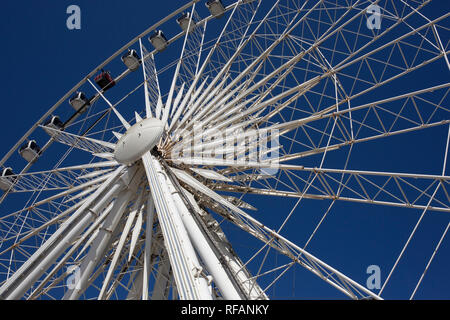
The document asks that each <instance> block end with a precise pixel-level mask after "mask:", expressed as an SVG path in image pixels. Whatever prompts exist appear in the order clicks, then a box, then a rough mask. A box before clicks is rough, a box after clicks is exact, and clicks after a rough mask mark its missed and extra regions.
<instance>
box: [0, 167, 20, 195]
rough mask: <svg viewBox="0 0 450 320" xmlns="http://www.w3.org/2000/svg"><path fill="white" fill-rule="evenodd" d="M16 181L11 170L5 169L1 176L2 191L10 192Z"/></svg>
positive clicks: (0, 187)
mask: <svg viewBox="0 0 450 320" xmlns="http://www.w3.org/2000/svg"><path fill="white" fill-rule="evenodd" d="M16 179H17V178H16V177H15V176H14V172H13V171H12V169H11V168H5V169H3V170H2V173H1V175H0V189H1V190H3V191H5V192H6V191H8V190H9V189H10V188H11V187H12V186H13V185H14V183H15V182H16Z"/></svg>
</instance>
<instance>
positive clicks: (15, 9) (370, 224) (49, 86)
mask: <svg viewBox="0 0 450 320" xmlns="http://www.w3.org/2000/svg"><path fill="white" fill-rule="evenodd" d="M436 2H439V0H437V1H436ZM183 3H185V2H184V1H166V2H163V1H138V0H128V1H123V0H108V1H106V0H95V1H92V0H78V1H75V0H74V1H66V0H57V1H55V0H39V1H21V2H17V1H3V2H2V3H1V4H0V6H1V10H0V41H2V50H1V53H0V70H1V73H2V79H3V80H2V84H1V86H0V93H1V97H2V99H1V106H2V107H1V110H2V126H1V127H0V135H1V136H2V137H3V139H2V140H1V141H0V153H1V154H2V155H3V154H4V153H6V152H7V150H9V148H10V147H12V145H13V144H14V143H15V142H16V141H17V140H18V139H19V138H20V137H21V136H22V135H23V134H24V133H25V132H26V131H27V130H28V129H29V128H30V126H31V125H33V124H34V123H35V121H36V120H37V119H38V118H40V117H41V116H42V115H43V114H44V113H45V112H46V111H47V110H48V108H50V106H52V105H53V104H54V103H55V102H56V101H57V100H58V99H59V98H60V97H61V96H62V95H63V94H65V93H66V92H67V91H68V90H69V89H71V88H72V87H73V86H74V85H75V84H76V83H78V82H79V81H80V80H81V78H82V77H84V76H85V75H86V74H87V73H89V72H90V71H91V70H92V69H93V68H94V67H96V66H97V65H98V64H100V63H101V62H102V61H103V60H104V59H106V58H107V57H109V56H110V55H111V54H112V53H114V52H115V51H116V50H117V49H118V48H120V47H121V46H123V45H124V44H125V43H127V42H128V41H129V40H130V39H131V38H133V37H134V36H136V35H137V34H139V33H141V32H142V31H143V30H145V29H146V28H147V27H148V26H150V25H151V24H153V23H154V22H156V21H158V20H159V19H161V18H163V17H165V16H166V15H167V14H169V13H170V12H172V11H173V10H175V9H176V8H178V7H179V6H181V5H182V4H183ZM444 3H447V2H446V1H443V0H441V5H442V7H440V8H439V7H438V9H436V10H437V11H441V10H445V11H448V9H449V7H448V3H447V4H444ZM71 4H77V5H79V6H80V7H81V12H82V28H81V30H74V31H70V30H68V29H67V28H66V19H67V17H68V15H67V14H66V8H67V7H68V6H69V5H71ZM163 4H164V5H163ZM437 11H433V12H430V14H432V15H433V14H434V15H436V14H437V13H438V12H437ZM445 41H446V42H448V39H445ZM435 68H436V69H434V70H435V72H432V73H428V74H427V75H424V77H429V79H432V80H436V79H437V80H440V83H443V82H444V81H445V79H448V70H446V69H445V66H444V65H442V66H436V67H435ZM422 79H423V81H426V80H427V79H426V78H422ZM396 89H399V88H390V89H389V90H396ZM401 89H405V90H406V88H400V90H401ZM402 92H406V91H402ZM393 93H394V91H393ZM443 129H444V130H442V128H441V129H433V130H430V131H427V132H419V133H417V134H411V135H408V137H407V138H405V137H401V138H400V137H398V138H392V139H389V141H386V143H384V144H383V145H380V144H376V145H372V144H370V143H368V144H365V145H361V146H358V147H357V148H355V151H354V152H355V154H354V157H353V158H352V161H351V165H350V167H349V168H350V169H366V170H376V169H377V166H378V168H380V167H382V168H384V169H385V171H401V172H421V170H423V171H422V172H423V173H430V174H431V173H434V174H438V173H440V168H441V167H442V156H443V147H444V146H445V140H446V130H447V128H443ZM428 135H431V136H432V139H431V141H430V139H429V137H430V136H428ZM368 154H370V157H367V155H368ZM393 154H396V155H397V156H398V157H397V158H393V157H391V156H392V155H393ZM434 155H437V156H434ZM405 159H408V161H407V162H405ZM447 172H448V170H447ZM252 200H253V202H252ZM249 202H250V203H252V204H253V205H255V206H258V207H261V208H262V209H260V210H259V212H258V213H257V214H258V215H264V214H266V215H268V214H273V215H275V214H278V213H279V212H280V211H282V210H283V212H285V211H286V210H290V208H292V206H293V205H294V203H295V201H294V200H292V199H290V200H284V199H262V200H261V199H259V198H255V197H250V198H249ZM326 206H327V205H326V204H325V203H321V202H319V203H317V202H311V201H305V205H304V206H302V207H301V209H300V210H299V212H298V213H297V214H296V215H295V217H293V218H292V219H291V220H290V227H289V228H287V230H286V232H292V233H296V234H301V235H302V234H303V235H304V236H302V237H301V239H302V241H304V240H305V239H307V237H308V236H309V234H310V232H311V231H312V229H313V228H314V226H315V223H317V221H318V219H320V217H321V215H322V213H323V211H324V209H325V208H326ZM3 212H5V211H4V208H2V213H3ZM419 214H420V212H418V211H410V210H401V209H395V210H393V209H392V208H387V207H375V206H363V205H360V206H354V205H352V204H349V203H340V204H338V205H336V206H335V208H334V210H333V214H332V215H330V217H329V218H327V221H326V223H325V224H324V226H323V227H321V229H320V233H319V234H318V236H317V239H318V240H317V241H315V242H313V243H312V244H311V250H312V252H313V253H314V254H316V255H317V256H318V257H319V258H321V259H323V260H324V261H326V262H327V263H329V264H330V265H331V266H334V267H336V268H337V269H338V270H341V271H343V273H344V274H347V275H349V276H350V277H352V278H353V279H355V280H356V281H358V282H359V283H361V284H365V281H366V278H367V276H368V275H367V274H366V268H367V266H369V265H372V264H376V265H379V266H380V267H381V271H382V281H383V280H384V277H385V276H386V273H387V272H388V271H389V270H390V268H391V266H392V264H393V262H394V261H395V258H396V257H397V255H398V254H399V252H400V250H401V248H402V246H403V244H404V241H405V240H406V238H407V236H408V235H409V232H410V231H411V230H412V228H413V226H414V224H415V222H416V221H417V218H418V215H419ZM310 215H312V218H311V216H310ZM308 217H309V218H308ZM278 221H279V220H278ZM447 222H448V214H446V213H430V214H429V215H427V216H426V219H425V220H424V222H423V223H422V225H421V227H420V229H419V230H418V233H417V236H416V237H415V238H414V239H413V242H412V244H411V250H408V251H407V252H406V256H405V259H404V260H402V263H401V264H400V265H399V267H398V269H397V271H396V272H395V273H394V275H393V278H392V284H393V285H392V287H390V286H388V287H387V288H386V290H385V294H386V297H387V298H394V299H395V298H400V297H403V298H405V297H409V294H410V293H411V291H412V289H413V288H414V285H415V283H416V282H417V280H418V278H419V277H420V274H421V272H422V271H423V269H424V267H425V264H426V261H427V259H428V258H429V256H430V255H431V253H432V250H433V248H434V246H435V244H436V243H437V241H438V239H439V237H440V235H441V233H442V231H443V230H444V228H445V226H446V223H447ZM276 227H277V226H276V225H275V226H273V228H276ZM229 232H231V233H234V231H233V230H230V231H229ZM449 245H450V237H447V238H446V239H445V241H444V242H443V243H442V246H441V249H440V251H439V252H438V254H437V255H436V258H435V263H434V264H433V265H432V266H431V268H430V270H429V272H428V274H427V276H426V278H425V280H424V282H423V284H422V286H421V289H420V290H419V291H418V293H417V295H416V297H417V298H423V297H427V298H450V291H449V287H450V277H449V276H448V267H449V263H450V257H449V255H448V252H449V249H450V247H449ZM347 246H348V247H349V248H351V250H349V251H347V250H346V247H347ZM236 250H237V251H238V252H239V251H240V250H242V251H243V252H245V241H244V240H242V242H241V243H240V244H238V245H237V247H236ZM295 271H296V272H298V274H297V275H296V278H295V279H292V278H291V279H289V281H286V282H281V284H280V285H279V286H277V287H275V288H274V291H272V292H270V293H274V296H279V297H282V298H288V297H289V296H291V295H292V294H293V293H294V292H295V295H300V296H301V297H303V298H321V297H323V298H344V296H342V295H341V294H339V293H337V292H336V291H335V290H334V289H330V288H329V286H328V285H326V284H324V283H322V282H321V281H320V280H317V279H316V278H314V277H313V276H309V275H308V273H306V272H304V271H300V267H299V266H297V267H296V269H295ZM293 284H295V286H293ZM294 287H295V288H294Z"/></svg>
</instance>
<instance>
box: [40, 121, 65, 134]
mask: <svg viewBox="0 0 450 320" xmlns="http://www.w3.org/2000/svg"><path fill="white" fill-rule="evenodd" d="M63 127H64V124H63V122H62V121H61V119H59V117H58V116H52V117H51V118H50V119H49V120H47V121H46V122H45V123H44V130H45V132H47V134H48V135H50V136H52V137H53V136H55V131H54V130H61V129H62V128H63ZM47 128H50V129H53V130H48V129H47Z"/></svg>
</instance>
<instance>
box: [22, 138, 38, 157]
mask: <svg viewBox="0 0 450 320" xmlns="http://www.w3.org/2000/svg"><path fill="white" fill-rule="evenodd" d="M19 154H20V155H21V156H22V158H24V159H25V160H27V161H28V162H31V161H33V160H35V159H37V158H39V156H40V154H41V148H39V146H38V145H37V143H36V141H34V140H31V141H28V142H27V143H25V144H24V145H22V146H21V147H20V149H19Z"/></svg>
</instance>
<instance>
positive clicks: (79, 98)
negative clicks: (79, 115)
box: [69, 91, 89, 111]
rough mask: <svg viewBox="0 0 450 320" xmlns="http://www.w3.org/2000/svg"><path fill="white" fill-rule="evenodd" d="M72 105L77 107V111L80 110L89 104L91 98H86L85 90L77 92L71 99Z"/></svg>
mask: <svg viewBox="0 0 450 320" xmlns="http://www.w3.org/2000/svg"><path fill="white" fill-rule="evenodd" d="M69 103H70V105H71V106H72V107H73V108H74V109H75V111H78V110H80V109H81V108H82V107H84V106H85V105H89V100H88V99H87V98H86V96H85V94H84V93H83V92H79V91H78V92H77V93H75V94H74V95H73V96H72V98H70V100H69Z"/></svg>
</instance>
